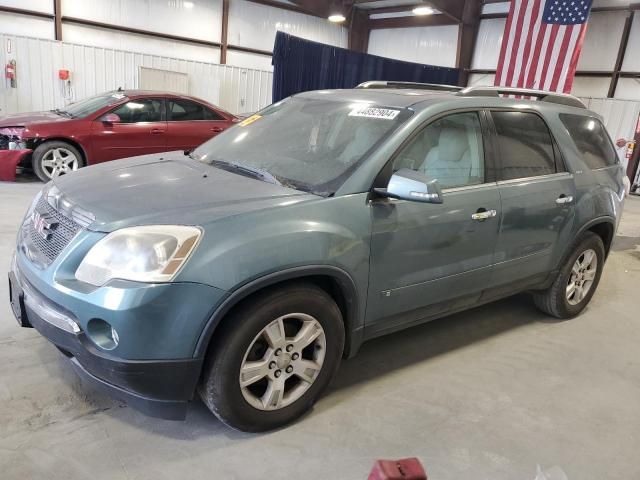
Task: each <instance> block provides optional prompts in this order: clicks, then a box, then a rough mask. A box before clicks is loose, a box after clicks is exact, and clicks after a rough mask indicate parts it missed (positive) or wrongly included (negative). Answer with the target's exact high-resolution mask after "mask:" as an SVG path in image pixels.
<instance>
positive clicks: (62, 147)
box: [32, 141, 83, 182]
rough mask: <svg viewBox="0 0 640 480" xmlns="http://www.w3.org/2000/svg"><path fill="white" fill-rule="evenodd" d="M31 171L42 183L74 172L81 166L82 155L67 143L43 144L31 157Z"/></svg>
mask: <svg viewBox="0 0 640 480" xmlns="http://www.w3.org/2000/svg"><path fill="white" fill-rule="evenodd" d="M32 163H33V171H34V172H35V173H36V175H37V176H38V178H39V179H40V180H42V181H43V182H48V181H49V180H51V179H53V178H56V177H59V176H60V175H66V174H67V173H71V172H74V171H76V170H78V169H79V168H80V167H82V166H83V161H82V155H81V154H80V152H79V151H78V149H77V148H76V147H74V146H73V145H71V144H69V143H67V142H58V141H53V142H45V143H43V144H42V145H39V146H38V147H37V148H36V149H35V150H34V151H33V156H32Z"/></svg>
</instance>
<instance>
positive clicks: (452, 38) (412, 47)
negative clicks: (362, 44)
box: [367, 25, 458, 67]
mask: <svg viewBox="0 0 640 480" xmlns="http://www.w3.org/2000/svg"><path fill="white" fill-rule="evenodd" d="M457 48H458V26H457V25H442V26H436V27H409V28H389V29H387V28H385V29H376V30H372V31H371V33H370V34H369V48H368V50H367V53H370V54H372V55H380V56H381V57H389V58H395V59H397V60H405V61H407V62H415V63H423V64H427V65H437V66H440V67H455V66H456V53H457Z"/></svg>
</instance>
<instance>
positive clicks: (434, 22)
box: [369, 14, 458, 30]
mask: <svg viewBox="0 0 640 480" xmlns="http://www.w3.org/2000/svg"><path fill="white" fill-rule="evenodd" d="M457 24H458V22H456V21H454V20H452V19H451V18H449V17H448V16H446V15H439V14H437V15H424V16H412V17H396V18H378V19H375V20H373V19H370V20H369V29H370V30H376V29H379V28H408V27H437V26H440V25H457Z"/></svg>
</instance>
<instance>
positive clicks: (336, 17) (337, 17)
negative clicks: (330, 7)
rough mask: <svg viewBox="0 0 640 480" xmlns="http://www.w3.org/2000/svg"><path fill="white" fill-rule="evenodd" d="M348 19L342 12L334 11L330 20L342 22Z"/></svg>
mask: <svg viewBox="0 0 640 480" xmlns="http://www.w3.org/2000/svg"><path fill="white" fill-rule="evenodd" d="M345 20H346V17H345V16H344V15H342V14H341V13H334V14H333V15H329V21H330V22H333V23H341V22H344V21H345Z"/></svg>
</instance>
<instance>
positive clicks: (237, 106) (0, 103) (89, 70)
mask: <svg viewBox="0 0 640 480" xmlns="http://www.w3.org/2000/svg"><path fill="white" fill-rule="evenodd" d="M0 45H2V49H1V50H0V63H1V64H2V65H4V64H6V63H7V62H8V61H9V60H10V59H15V60H16V64H17V68H16V72H17V88H9V83H8V82H7V81H5V80H4V79H3V80H2V81H1V82H0V109H1V114H6V113H13V112H28V111H34V110H49V109H52V108H61V107H64V105H65V104H67V103H69V102H71V101H73V100H78V99H82V98H85V97H88V96H91V95H95V94H97V93H101V92H105V91H108V90H114V89H116V88H118V87H122V88H125V89H126V88H137V87H138V71H139V67H140V66H144V67H151V68H157V69H162V70H169V71H174V72H182V73H186V74H188V75H189V93H190V94H191V95H195V96H197V97H200V98H203V99H204V100H207V101H210V102H212V103H215V104H217V105H220V106H221V107H222V108H224V109H226V110H229V111H230V112H232V113H245V112H253V111H256V110H258V109H260V108H262V107H264V106H266V105H269V104H270V103H271V87H272V84H273V73H272V72H269V71H264V70H256V69H248V68H242V67H236V66H232V65H218V64H214V63H205V62H195V61H191V60H184V59H177V58H171V57H167V56H160V55H150V54H144V53H136V52H129V51H125V50H117V49H111V48H100V47H92V46H86V45H77V44H72V43H67V42H57V41H54V40H45V39H37V38H28V37H19V36H9V35H2V34H0ZM7 45H10V49H11V53H7ZM60 69H68V70H69V71H70V72H71V85H70V87H71V89H69V88H68V86H67V85H66V84H65V82H63V81H62V80H59V79H58V77H57V72H58V70H60Z"/></svg>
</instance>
